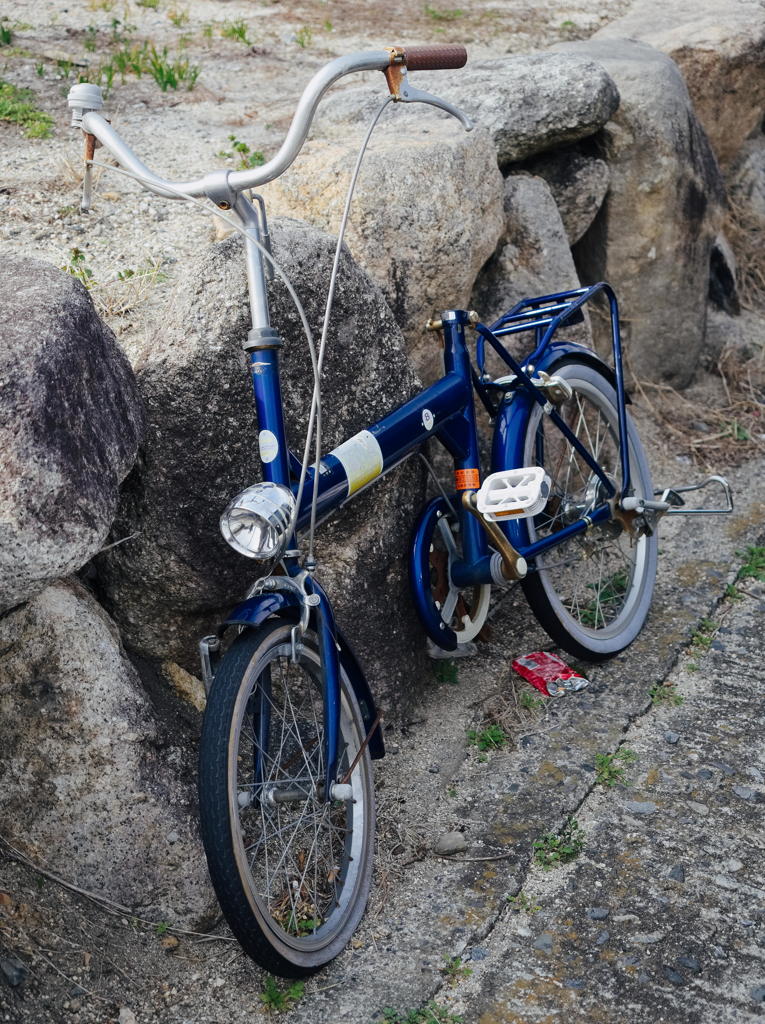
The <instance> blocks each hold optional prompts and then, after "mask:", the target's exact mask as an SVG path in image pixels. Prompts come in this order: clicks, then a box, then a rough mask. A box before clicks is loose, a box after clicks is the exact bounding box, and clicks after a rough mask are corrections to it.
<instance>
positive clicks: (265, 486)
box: [220, 481, 295, 561]
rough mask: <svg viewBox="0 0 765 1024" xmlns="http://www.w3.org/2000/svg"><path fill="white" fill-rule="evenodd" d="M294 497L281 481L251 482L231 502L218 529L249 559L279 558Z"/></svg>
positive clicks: (293, 504) (234, 547)
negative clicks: (250, 485)
mask: <svg viewBox="0 0 765 1024" xmlns="http://www.w3.org/2000/svg"><path fill="white" fill-rule="evenodd" d="M294 509H295V498H294V496H293V494H292V491H290V490H289V489H288V488H287V487H285V486H284V485H283V484H274V483H269V482H268V481H264V482H263V483H260V484H253V486H252V487H248V488H247V490H245V491H242V493H241V494H237V496H236V497H235V498H234V500H233V501H230V502H229V504H228V505H227V507H226V511H225V512H224V513H223V515H222V516H221V517H220V530H221V533H222V534H223V538H224V540H226V541H227V542H228V543H229V544H230V545H231V547H232V548H233V549H234V550H235V551H238V552H239V553H240V554H241V555H246V556H247V557H248V558H259V559H261V560H262V561H267V560H269V559H272V558H278V557H279V556H280V555H281V554H282V552H283V551H284V548H285V546H286V544H287V540H288V530H289V524H290V519H291V517H292V513H293V511H294Z"/></svg>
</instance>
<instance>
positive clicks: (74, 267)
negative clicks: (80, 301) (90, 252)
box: [61, 247, 96, 288]
mask: <svg viewBox="0 0 765 1024" xmlns="http://www.w3.org/2000/svg"><path fill="white" fill-rule="evenodd" d="M61 269H62V270H65V271H66V273H67V274H71V275H72V277H76V278H77V280H78V281H82V283H83V284H84V285H85V287H86V288H92V287H93V285H94V284H95V283H96V282H95V280H94V278H93V271H92V270H91V269H90V267H89V266H88V265H87V264H86V263H85V253H84V252H83V251H82V249H78V248H76V247H75V248H74V249H70V250H69V259H68V260H67V262H66V263H64V264H63V265H62V267H61Z"/></svg>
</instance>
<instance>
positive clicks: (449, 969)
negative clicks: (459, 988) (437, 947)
mask: <svg viewBox="0 0 765 1024" xmlns="http://www.w3.org/2000/svg"><path fill="white" fill-rule="evenodd" d="M438 973H439V974H441V975H443V977H444V978H445V979H446V980H447V981H448V982H449V984H450V985H456V984H457V983H458V982H460V981H462V979H463V978H469V977H470V975H471V974H472V973H473V971H472V968H470V967H466V966H465V965H464V964H463V963H462V957H459V956H445V957H444V965H443V967H439V968H438Z"/></svg>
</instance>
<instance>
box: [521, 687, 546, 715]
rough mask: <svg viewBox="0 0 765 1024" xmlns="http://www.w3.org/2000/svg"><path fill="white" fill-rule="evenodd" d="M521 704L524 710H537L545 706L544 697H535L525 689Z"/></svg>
mask: <svg viewBox="0 0 765 1024" xmlns="http://www.w3.org/2000/svg"><path fill="white" fill-rule="evenodd" d="M520 705H521V707H522V708H523V710H524V711H537V710H538V709H539V708H543V707H544V706H545V700H544V697H535V696H534V694H533V693H529V691H528V690H524V691H523V693H522V694H521V699H520Z"/></svg>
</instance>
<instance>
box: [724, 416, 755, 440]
mask: <svg viewBox="0 0 765 1024" xmlns="http://www.w3.org/2000/svg"><path fill="white" fill-rule="evenodd" d="M723 437H732V438H733V440H734V441H751V439H752V435H751V434H750V433H749V431H748V430H747V429H746V427H742V425H741V424H740V423H739V421H738V420H731V422H730V423H727V424H726V426H725V431H724V433H723Z"/></svg>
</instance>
